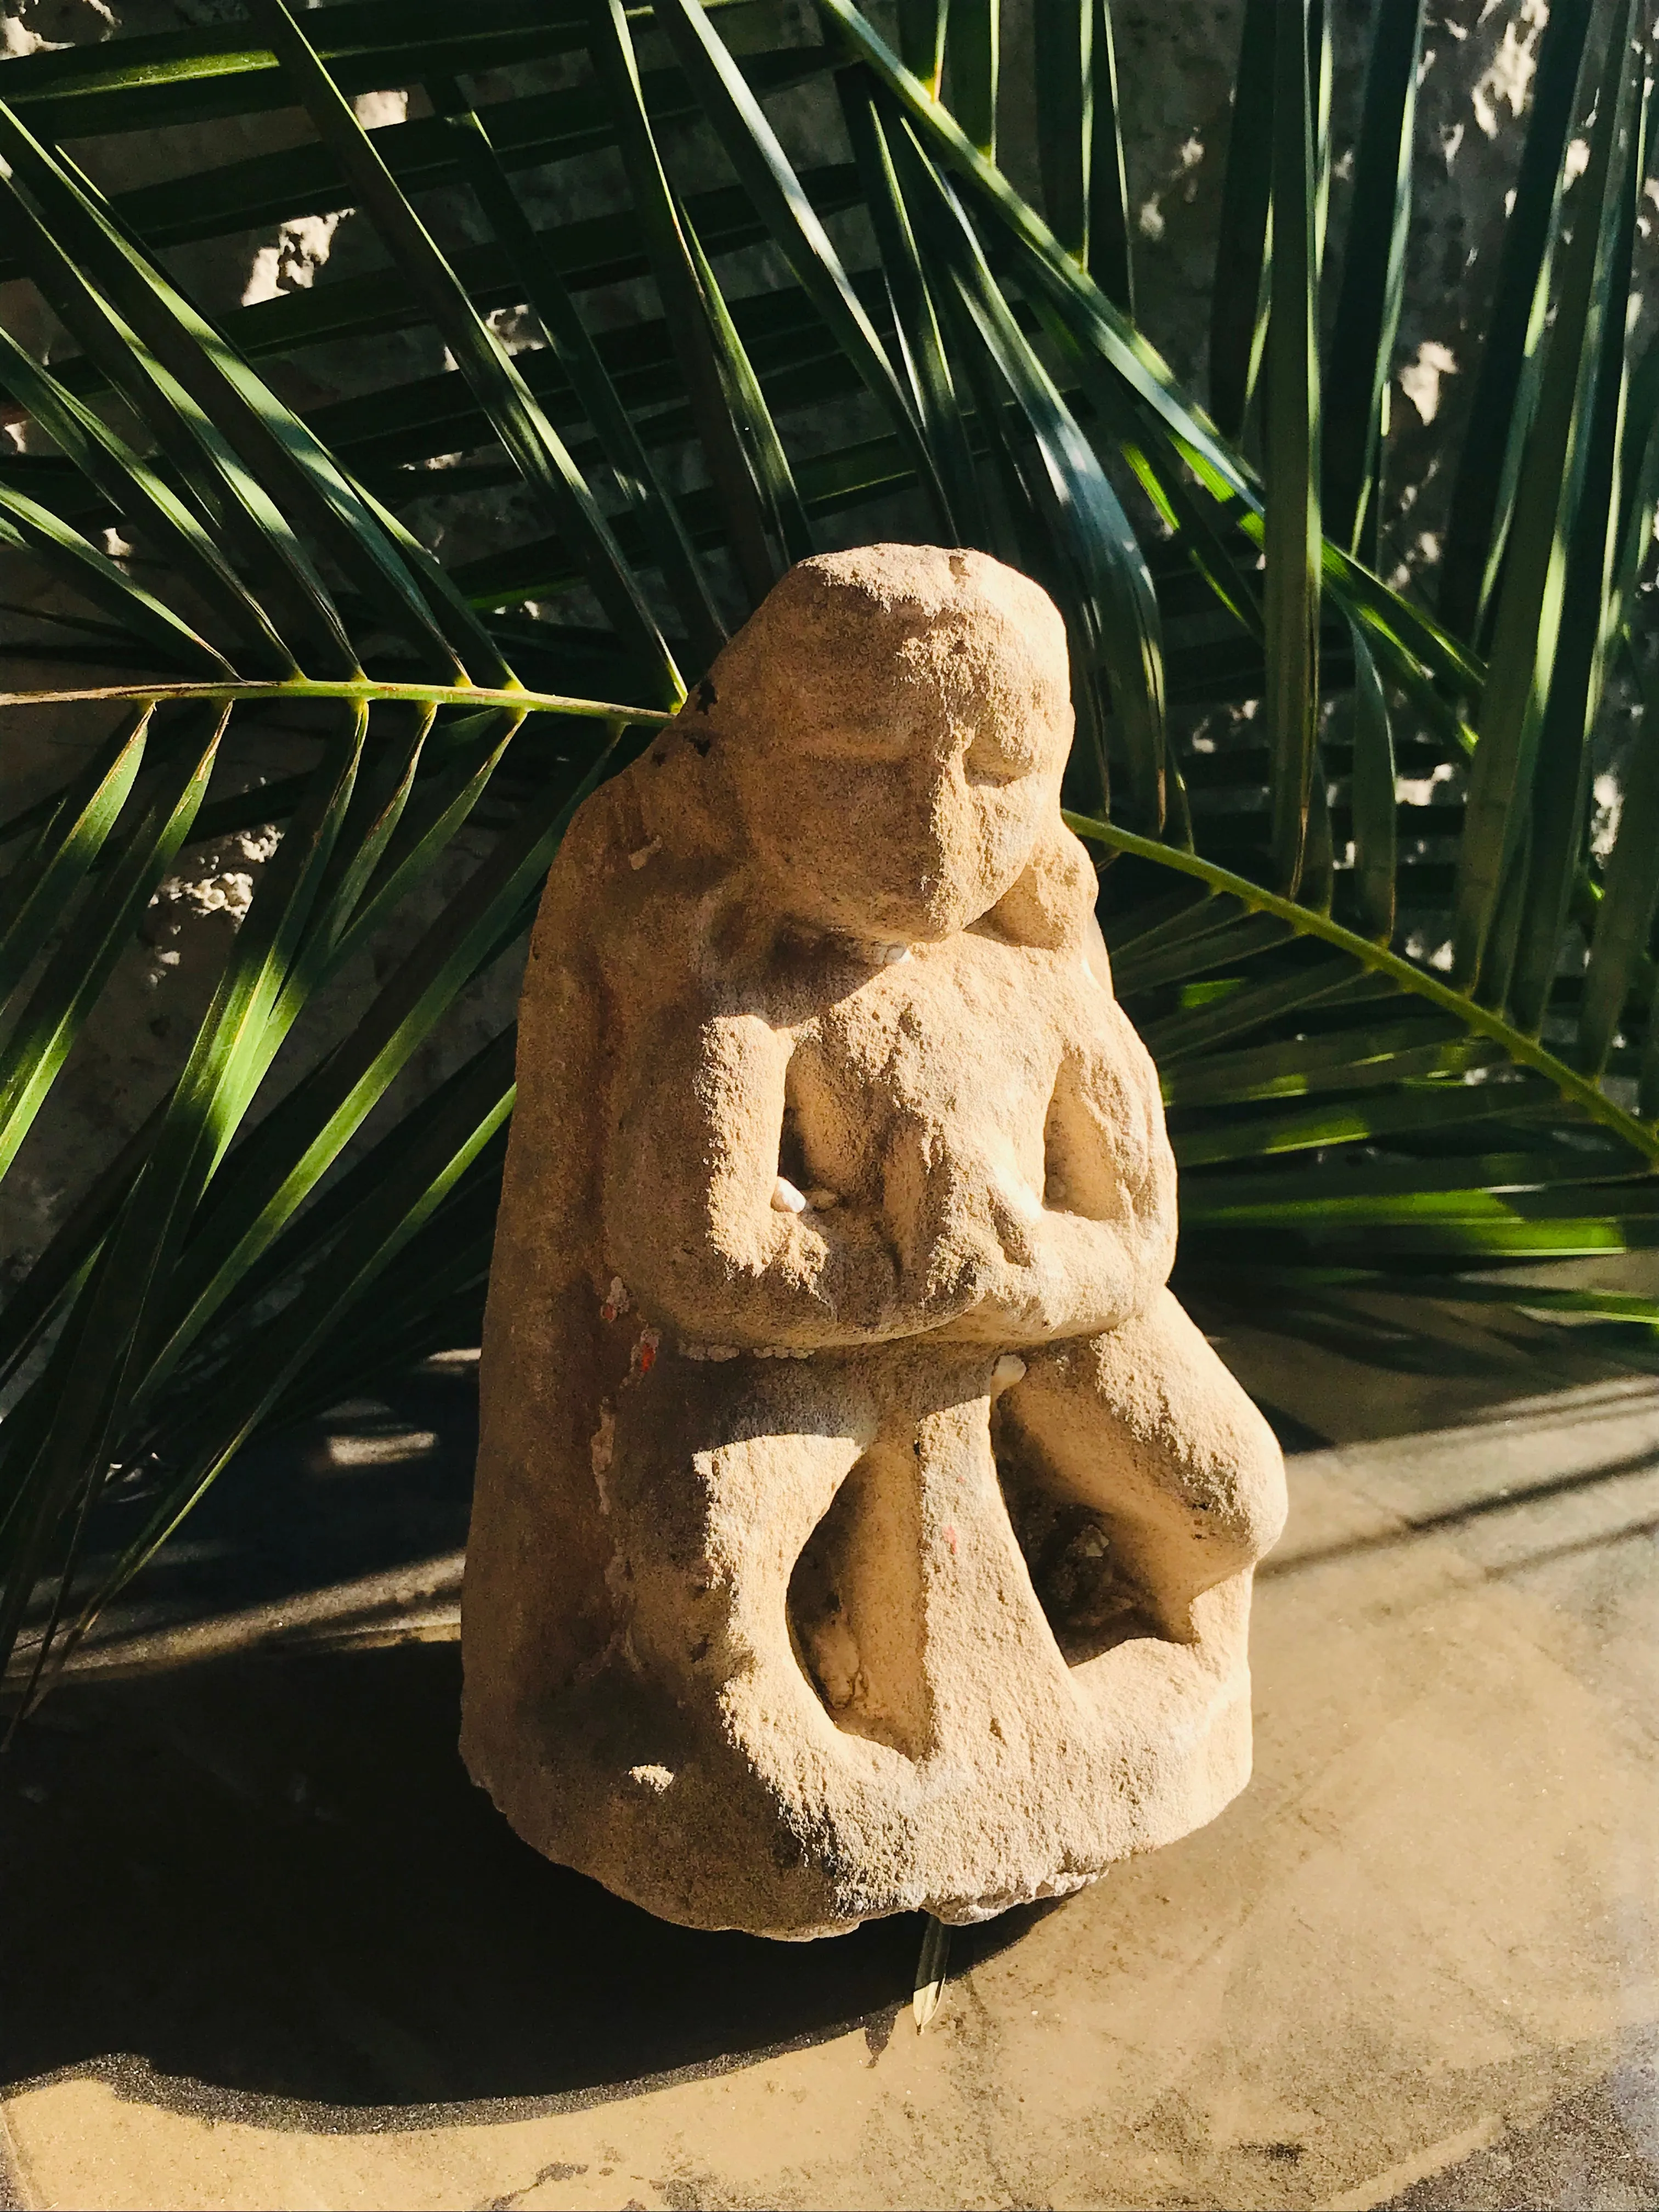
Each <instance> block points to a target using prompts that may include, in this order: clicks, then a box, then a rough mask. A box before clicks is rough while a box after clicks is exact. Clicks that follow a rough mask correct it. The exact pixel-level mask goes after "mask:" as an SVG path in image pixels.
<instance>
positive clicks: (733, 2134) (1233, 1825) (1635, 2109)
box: [0, 1338, 1659, 2212]
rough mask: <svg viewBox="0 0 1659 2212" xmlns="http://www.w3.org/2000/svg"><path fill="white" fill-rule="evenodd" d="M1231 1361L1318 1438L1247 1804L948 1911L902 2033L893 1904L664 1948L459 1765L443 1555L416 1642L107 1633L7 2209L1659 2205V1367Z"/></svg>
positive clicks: (1274, 1565) (1287, 1569)
mask: <svg viewBox="0 0 1659 2212" xmlns="http://www.w3.org/2000/svg"><path fill="white" fill-rule="evenodd" d="M1539 1341H1540V1342H1542V1341H1543V1340H1539ZM1375 1349H1376V1348H1375V1347H1374V1348H1373V1350H1374V1351H1375ZM1230 1350H1231V1355H1232V1356H1233V1357H1234V1358H1236V1360H1237V1363H1238V1364H1239V1365H1240V1367H1241V1369H1242V1370H1243V1371H1244V1372H1245V1373H1246V1374H1247V1376H1248V1378H1249V1380H1250V1381H1251V1382H1252V1383H1253V1385H1254V1386H1255V1387H1257V1388H1259V1389H1261V1390H1262V1392H1263V1395H1265V1396H1267V1397H1268V1398H1270V1399H1273V1401H1275V1402H1277V1403H1279V1406H1280V1408H1281V1411H1282V1412H1283V1413H1285V1417H1286V1427H1287V1431H1288V1432H1290V1433H1292V1434H1301V1435H1304V1436H1306V1437H1313V1436H1315V1435H1321V1436H1323V1437H1328V1438H1332V1439H1334V1440H1335V1441H1334V1442H1332V1443H1329V1444H1328V1445H1326V1446H1325V1447H1324V1448H1322V1449H1309V1450H1303V1451H1299V1452H1296V1453H1293V1455H1292V1456H1291V1496H1292V1501H1293V1510H1292V1517H1291V1527H1290V1530H1289V1533H1288V1534H1287V1536H1286V1538H1285V1542H1284V1544H1283V1546H1282V1547H1281V1548H1280V1550H1279V1553H1277V1554H1275V1556H1274V1558H1273V1560H1272V1561H1271V1562H1270V1564H1269V1568H1268V1571H1267V1573H1266V1574H1265V1575H1264V1577H1263V1578H1262V1582H1261V1596H1260V1604H1259V1610H1258V1618H1257V1627H1256V1633H1255V1652H1256V1713H1257V1762H1256V1776H1255V1782H1254V1783H1253V1784H1252V1786H1251V1788H1250V1790H1249V1791H1248V1793H1247V1794H1246V1796H1244V1797H1243V1799H1242V1800H1241V1801H1239V1802H1237V1804H1236V1805H1235V1806H1234V1807H1232V1808H1231V1809H1230V1810H1229V1811H1228V1812H1227V1813H1226V1814H1224V1815H1223V1817H1222V1818H1221V1819H1220V1820H1218V1821H1216V1822H1215V1823H1214V1824H1213V1825H1212V1826H1211V1827H1210V1828H1208V1829H1206V1830H1205V1831H1204V1832H1201V1833H1200V1834H1198V1835H1195V1836H1193V1837H1191V1838H1188V1840H1187V1841H1185V1842H1184V1843H1182V1844H1177V1845H1176V1846H1174V1847H1173V1848H1172V1849H1170V1850H1166V1851H1164V1852H1162V1853H1159V1854H1158V1855H1156V1856H1154V1857H1150V1858H1147V1859H1145V1860H1141V1861H1139V1862H1137V1863H1133V1864H1131V1865H1129V1866H1127V1867H1125V1868H1124V1869H1121V1871H1120V1872H1119V1873H1118V1874H1117V1875H1115V1876H1113V1877H1112V1878H1110V1879H1109V1880H1108V1881H1105V1882H1103V1883H1102V1884H1101V1885H1099V1886H1098V1887H1097V1888H1095V1889H1094V1890H1092V1891H1091V1892H1088V1893H1085V1894H1084V1895H1082V1896H1080V1897H1079V1898H1077V1899H1073V1900H1071V1901H1070V1902H1068V1903H1067V1904H1066V1905H1063V1906H1060V1907H1059V1908H1055V1909H1049V1910H1047V1911H1033V1912H1028V1913H1024V1914H1015V1915H1010V1916H1008V1917H1007V1918H1006V1920H1004V1921H1001V1922H999V1923H993V1925H992V1926H990V1927H989V1928H987V1929H982V1930H979V1931H975V1932H974V1933H973V1934H972V1935H958V1936H957V1939H956V1942H955V1944H954V1948H953V1956H952V1969H951V1978H950V1980H949V1983H948V1984H947V1986H946V1990H945V1997H944V2002H943V2004H942V2006H941V2008H940V2010H939V2015H938V2016H937V2017H936V2019H935V2020H934V2021H933V2024H932V2026H931V2027H929V2028H928V2029H927V2032H926V2033H919V2032H918V2031H917V2028H916V2027H915V2021H914V2019H913V2016H912V2011H911V2008H910V2004H909V2002H908V1996H909V1988H910V1983H911V1980H912V1970H913V1967H914V1963H915V1957H916V1951H917V1946H918V1942H919V1936H920V1929H919V1928H918V1926H917V1925H916V1924H915V1923H910V1922H894V1923H885V1924H884V1925H882V1926H879V1927H873V1928H870V1929H865V1930H863V1931H861V1932H860V1934H859V1935H857V1936H854V1937H851V1938H848V1939H846V1940H844V1941H842V1942H836V1943H833V1944H820V1945H816V1946H810V1947H800V1948H797V1947H793V1946H774V1945H768V1944H763V1943H757V1942H750V1941H749V1940H748V1939H745V1938H742V1937H736V1936H693V1935H689V1934H687V1933H685V1932H684V1931H681V1930H676V1929H666V1928H664V1927H661V1926H660V1925H659V1924H658V1923H653V1922H652V1921H650V1920H648V1919H647V1918H646V1917H645V1916H643V1915H641V1914H639V1913H637V1912H635V1911H632V1910H631V1909H630V1908H628V1907H626V1906H623V1905H619V1904H617V1903H616V1902H615V1901H614V1900H611V1899H608V1898H607V1897H605V1895H604V1893H602V1892H600V1891H599V1890H597V1889H595V1888H594V1887H592V1886H591V1885H589V1884H587V1883H586V1882H583V1881H580V1880H578V1879H577V1878H576V1877H574V1876H572V1875H566V1874H564V1873H562V1871H560V1870H557V1869H549V1868H546V1867H544V1865H543V1864H542V1863H540V1862H539V1861H538V1860H536V1859H535V1858H534V1857H532V1855H531V1854H530V1853H528V1852H527V1851H526V1850H523V1848H522V1847H521V1846H520V1845H519V1844H517V1843H516V1842H515V1841H514V1840H513V1838H511V1837H510V1836H509V1835H508V1834H507V1832H506V1830H505V1828H504V1827H503V1826H502V1825H501V1823H500V1822H499V1821H498V1820H496V1819H495V1815H494V1814H493V1813H492V1812H491V1810H490V1808H489V1806H488V1805H487V1804H486V1803H485V1802H483V1800H482V1799H481V1798H480V1797H478V1796H477V1793H475V1792H472V1791H471V1790H468V1788H467V1786H466V1784H465V1779H464V1778H463V1777H462V1776H461V1775H460V1773H459V1768H458V1766H457V1765H456V1763H455V1760H454V1756H453V1730H454V1702H455V1692H456V1680H457V1668H456V1653H455V1647H454V1645H453V1642H450V1641H447V1640H446V1639H447V1637H448V1635H449V1633H450V1631H449V1629H448V1626H447V1620H448V1619H449V1618H450V1613H447V1611H446V1606H447V1605H448V1606H450V1607H451V1608H452V1610H453V1590H452V1589H450V1586H449V1584H447V1583H446V1580H445V1573H444V1571H442V1570H441V1569H440V1570H439V1571H435V1573H433V1574H432V1575H429V1576H428V1577H427V1578H426V1581H425V1582H424V1583H422V1582H421V1579H420V1577H418V1576H417V1577H416V1584H418V1585H419V1587H418V1588H416V1587H415V1585H409V1586H408V1587H406V1588H404V1595H403V1598H402V1599H401V1600H400V1601H399V1602H400V1603H404V1604H405V1607H406V1609H407V1610H408V1617H409V1620H410V1621H412V1622H416V1623H419V1624H423V1626H422V1635H423V1636H424V1638H425V1639H426V1640H418V1641H404V1642H397V1641H392V1640H388V1639H390V1638H394V1637H395V1636H397V1635H398V1633H400V1631H399V1629H398V1626H397V1625H396V1619H395V1616H396V1607H392V1622H391V1625H390V1626H389V1625H388V1615H387V1613H386V1607H384V1606H383V1607H381V1608H380V1615H379V1616H378V1618H377V1616H376V1615H375V1609H374V1605H373V1604H372V1603H371V1604H368V1605H367V1607H365V1604H364V1602H363V1593H364V1591H366V1590H368V1591H369V1592H370V1594H371V1595H372V1584H371V1583H367V1582H363V1581H362V1580H361V1579H360V1581H359V1582H357V1583H350V1584H349V1585H347V1589H348V1594H350V1593H353V1592H355V1593H356V1595H349V1603H348V1602H345V1601H341V1602H338V1603H336V1601H334V1600H332V1599H331V1598H330V1597H329V1596H328V1595H327V1594H326V1593H325V1595H323V1597H321V1598H320V1599H313V1601H312V1603H311V1607H310V1610H309V1612H308V1613H307V1612H306V1611H304V1609H303V1608H302V1609H301V1611H300V1612H298V1613H294V1612H293V1611H292V1609H290V1613H283V1609H282V1608H281V1607H276V1609H275V1610H274V1611H273V1610H271V1609H270V1608H267V1609H266V1611H265V1612H264V1613H259V1612H258V1609H257V1608H251V1609H248V1610H246V1612H245V1613H244V1614H242V1615H241V1616H239V1618H240V1620H242V1622H243V1623H244V1627H243V1629H242V1630H240V1631H237V1632H227V1631H226V1630H225V1629H224V1628H223V1626H222V1624H221V1626H220V1629H219V1631H218V1643H217V1644H216V1646H215V1647H214V1649H215V1650H216V1654H217V1656H197V1657H196V1658H194V1659H193V1660H192V1659H191V1650H190V1638H189V1637H188V1636H185V1637H183V1638H179V1636H177V1635H175V1637H174V1638H173V1643H172V1644H170V1645H169V1646H168V1647H167V1649H166V1650H161V1649H159V1648H158V1647H157V1646H156V1645H155V1642H154V1639H153V1638H152V1640H151V1642H150V1644H149V1645H148V1646H144V1645H142V1644H134V1643H133V1642H132V1640H131V1638H129V1639H128V1645H127V1657H128V1666H127V1668H126V1670H125V1671H121V1670H118V1669H113V1668H112V1669H110V1670H109V1671H108V1672H107V1673H106V1675H105V1676H104V1677H103V1678H102V1679H100V1680H93V1679H91V1678H88V1679H87V1680H84V1681H82V1682H81V1683H80V1684H78V1685H76V1686H71V1687H70V1689H68V1690H66V1691H65V1692H64V1693H63V1694H62V1696H61V1697H60V1699H59V1700H58V1703H57V1705H56V1708H55V1710H54V1709H53V1708H48V1720H49V1724H48V1725H44V1726H42V1727H40V1728H39V1729H35V1730H34V1731H33V1733H32V1734H31V1735H30V1737H29V1739H28V1740H27V1741H26V1742H25V1743H24V1744H23V1745H22V1746H21V1749H20V1750H19V1751H18V1752H16V1753H14V1755H13V1757H12V1759H10V1760H9V1761H8V1762H7V1764H8V1765H9V1767H10V1768H11V1769H12V1770H13V1771H12V1772H11V1773H10V1774H9V1776H8V1777H7V1778H6V1782H5V1785H4V1786H5V1789H6V1790H7V1793H8V1796H9V1798H10V1799H11V1801H12V1802H11V1804H10V1806H9V1811H8V1815H7V1819H6V1822H5V1829H4V1837H3V1841H0V1875H3V1877H6V1878H7V1879H6V1889H7V1892H8V1893H9V1897H10V1899H11V1905H10V1909H9V1912H8V1914H7V1916H6V1930H5V1933H4V1935H3V1936H0V1946H3V1950H0V1976H3V1984H4V1986H5V1989H6V1991H7V1995H6V1998H5V2003H4V2009H3V2014H0V2078H3V2079H5V2080H7V2081H10V2082H12V2083H13V2084H14V2086H13V2087H11V2088H10V2089H9V2092H8V2093H7V2094H6V2096H5V2099H4V2102H3V2113H4V2121H5V2126H6V2130H7V2132H8V2137H9V2161H10V2166H11V2175H10V2180H9V2188H10V2191H11V2193H12V2195H13V2197H14V2199H15V2201H16V2202H19V2203H22V2204H25V2205H39V2206H48V2205H50V2206H84V2207H88V2208H92V2207H105V2206H109V2207H116V2206H146V2207H148V2206H168V2205H178V2206H213V2207H228V2206H243V2205H247V2206H263V2205H282V2206H294V2207H300V2206H324V2205H326V2206H345V2205H364V2206H386V2207H416V2206H420V2207H424V2206H468V2205H476V2206H483V2205H512V2206H521V2207H525V2208H530V2207H533V2206H587V2205H593V2206H617V2207H625V2206H640V2207H656V2206H672V2207H688V2206H703V2205H709V2206H728V2205H730V2206H737V2205H749V2204H757V2205H759V2204H775V2205H787V2206H795V2205H799V2206H840V2205H847V2206H889V2205H891V2206H933V2205H945V2204H949V2205H963V2206H972V2205H988V2206H1016V2205H1018V2206H1035V2205H1054V2206H1070V2205H1078V2206H1136V2207H1138V2206H1166V2205H1167V2206H1176V2205H1190V2206H1240V2207H1243V2206H1264V2207H1266V2206H1285V2207H1291V2206H1318V2207H1339V2206H1354V2207H1359V2206H1370V2205H1385V2204H1388V2205H1396V2206H1400V2207H1402V2208H1403V2207H1412V2208H1416V2209H1417V2212H1430V2208H1438V2207H1445V2208H1452V2207H1461V2206H1468V2207H1471V2208H1480V2207H1492V2208H1498V2207H1520V2206H1535V2205H1537V2206H1542V2205H1547V2206H1552V2207H1561V2208H1567V2207H1575V2208H1589V2212H1620V2208H1624V2207H1632V2208H1637V2207H1647V2206H1651V2205H1652V2204H1653V2203H1656V2202H1659V2091H1656V2075H1655V2070H1654V2069H1655V2062H1656V2057H1659V2029H1656V2021H1659V1883H1656V1879H1655V1875H1656V1838H1659V1789H1656V1756H1655V1753H1656V1742H1655V1738H1656V1723H1659V1699H1656V1697H1655V1694H1654V1693H1655V1690H1656V1686H1659V1683H1656V1675H1659V1656H1656V1651H1659V1646H1656V1640H1655V1635H1654V1626H1653V1624H1654V1621H1655V1620H1656V1619H1659V1613H1656V1611H1655V1607H1654V1597H1655V1590H1656V1580H1659V1577H1656V1561H1659V1552H1656V1530H1659V1383H1656V1382H1655V1381H1653V1380H1651V1379H1650V1378H1647V1377H1644V1376H1640V1375H1637V1374H1632V1373H1630V1372H1627V1371H1624V1370H1620V1369H1619V1368H1618V1367H1616V1366H1614V1365H1613V1364H1610V1363H1607V1362H1606V1361H1600V1360H1596V1359H1591V1358H1578V1359H1577V1360H1574V1359H1573V1358H1570V1357H1568V1356H1567V1355H1566V1354H1565V1353H1552V1354H1549V1355H1547V1356H1546V1355H1545V1354H1543V1353H1541V1352H1538V1351H1537V1350H1536V1348H1535V1347H1534V1349H1533V1350H1532V1351H1527V1350H1525V1348H1524V1347H1523V1348H1522V1351H1520V1352H1517V1351H1516V1348H1515V1347H1514V1346H1508V1347H1504V1348H1501V1356H1498V1354H1497V1353H1493V1352H1492V1347H1491V1346H1490V1345H1488V1346H1486V1351H1485V1352H1480V1347H1476V1348H1475V1349H1474V1350H1473V1351H1471V1350H1470V1349H1469V1347H1468V1346H1465V1347H1464V1352H1463V1354H1462V1356H1461V1359H1454V1360H1452V1361H1450V1362H1449V1363H1448V1362H1444V1361H1443V1362H1441V1363H1440V1364H1439V1370H1438V1371H1437V1372H1432V1371H1431V1368H1432V1367H1433V1363H1429V1364H1427V1365H1425V1364H1423V1363H1420V1362H1419V1363H1417V1365H1418V1369H1419V1371H1418V1372H1416V1373H1415V1374H1413V1372H1411V1371H1409V1370H1411V1369H1412V1367H1413V1361H1412V1360H1411V1359H1409V1358H1404V1359H1402V1358H1395V1361H1394V1364H1393V1366H1392V1367H1390V1365H1389V1360H1388V1358H1381V1359H1379V1358H1376V1357H1373V1358H1370V1360H1369V1362H1367V1361H1366V1360H1365V1359H1363V1358H1357V1359H1352V1360H1349V1361H1348V1362H1347V1363H1346V1364H1345V1362H1344V1360H1343V1359H1342V1358H1334V1357H1330V1356H1328V1355H1326V1354H1324V1353H1321V1354H1319V1355H1314V1354H1312V1353H1308V1354H1306V1356H1304V1357H1303V1358H1300V1359H1299V1360H1298V1359H1297V1358H1295V1357H1293V1356H1292V1354H1291V1353H1290V1352H1286V1350H1285V1346H1284V1345H1283V1343H1282V1341H1276V1340H1266V1339H1263V1340H1258V1341H1252V1340H1246V1339H1242V1338H1241V1339H1240V1340H1237V1342H1235V1343H1234V1344H1233V1345H1232V1346H1231V1347H1230ZM1477 1354H1479V1356H1477ZM1367 1378H1369V1380H1368V1379H1367ZM1425 1416H1426V1419H1425ZM1413 1421H1415V1422H1416V1423H1417V1424H1418V1425H1416V1426H1415V1427H1413ZM1430 1421H1431V1422H1433V1423H1436V1424H1437V1425H1428V1422H1430ZM382 1425H383V1426H384V1424H382ZM1390 1430H1392V1431H1396V1432H1395V1433H1393V1434H1389V1433H1386V1431H1390ZM416 1441H417V1443H418V1442H422V1439H421V1438H417V1439H416ZM431 1441H432V1438H431V1436H430V1435H429V1434H428V1435H426V1436H425V1437H424V1438H423V1445H424V1446H429V1445H430V1443H431ZM328 1449H332V1450H333V1451H334V1453H335V1455H336V1462H337V1464H339V1465H342V1466H347V1465H349V1464H351V1463H352V1455H353V1450H354V1449H355V1448H354V1447H353V1446H352V1445H351V1443H350V1442H349V1439H347V1440H346V1441H345V1442H344V1443H340V1442H339V1441H337V1442H336V1443H335V1444H334V1445H332V1446H331V1447H329V1448H328ZM314 1456H315V1453H314V1450H313V1457H314ZM327 1457H328V1452H327V1450H326V1449H325V1451H324V1453H323V1455H322V1460H323V1462H324V1463H326V1462H327ZM411 1591H412V1592H413V1596H412V1600H411V1596H410V1593H411ZM446 1592H448V1593H449V1595H446ZM422 1593H424V1595H422ZM331 1606H333V1609H334V1613H335V1614H336V1615H337V1632H335V1633H333V1634H332V1635H331V1634H330V1633H329V1632H328V1631H327V1625H326V1616H327V1615H328V1614H329V1612H330V1607H331ZM364 1620H368V1621H369V1623H370V1626H371V1630H372V1632H371V1633H369V1634H368V1635H365V1634H363V1633H362V1627H363V1622H364ZM248 1624H252V1626H248ZM319 1624H320V1626H319ZM284 1638H286V1639H287V1640H286V1641H284ZM238 1644H240V1645H242V1646H244V1647H246V1648H241V1649H238V1648H236V1647H237V1646H238ZM197 1648H198V1649H199V1650H203V1651H205V1650H206V1649H207V1645H206V1644H201V1645H199V1646H198V1647H197ZM106 1656H112V1657H115V1658H119V1656H120V1650H119V1649H118V1648H117V1647H111V1649H110V1651H109V1653H108V1654H107V1655H106ZM185 1662H188V1663H185Z"/></svg>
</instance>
